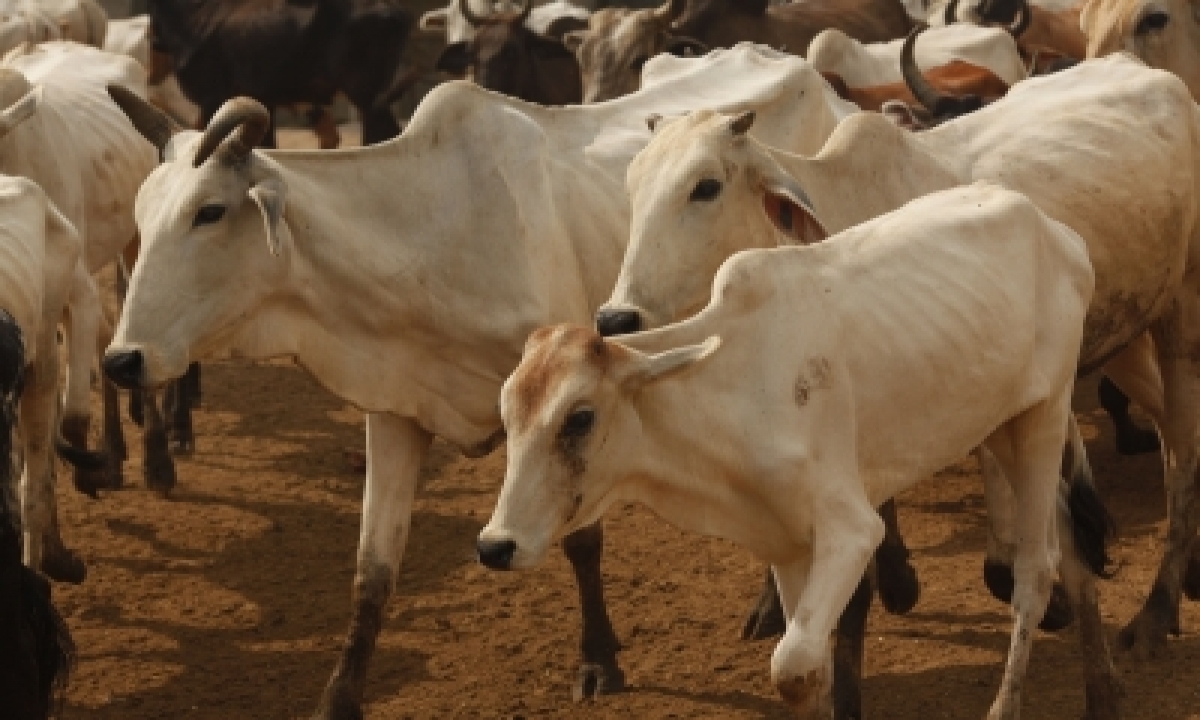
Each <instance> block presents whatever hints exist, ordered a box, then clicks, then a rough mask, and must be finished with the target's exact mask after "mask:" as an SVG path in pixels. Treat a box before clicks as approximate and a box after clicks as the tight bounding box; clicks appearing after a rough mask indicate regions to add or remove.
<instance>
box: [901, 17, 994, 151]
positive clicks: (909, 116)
mask: <svg viewBox="0 0 1200 720" xmlns="http://www.w3.org/2000/svg"><path fill="white" fill-rule="evenodd" d="M925 30H926V26H925V25H918V26H917V27H915V28H913V29H912V32H910V33H909V34H908V37H907V38H905V39H904V45H903V47H902V48H901V49H900V73H901V74H902V75H903V76H904V83H905V84H906V85H908V89H909V92H911V93H912V95H913V97H914V98H916V99H917V102H918V103H920V105H921V107H912V106H909V105H907V104H905V103H900V102H897V101H889V102H887V103H885V104H884V107H883V113H884V114H885V115H887V116H888V117H889V118H891V119H892V120H893V121H894V122H895V123H896V124H897V125H900V126H901V127H905V128H908V129H909V130H925V129H928V128H931V127H934V126H936V125H940V124H942V123H944V122H947V121H949V120H953V119H954V118H956V117H961V116H963V115H967V114H969V113H973V112H975V111H976V110H978V109H980V108H981V107H983V98H981V97H979V96H978V95H951V94H949V93H944V92H942V91H940V90H938V89H937V88H935V87H934V86H933V84H932V83H930V82H929V80H928V79H927V78H926V77H925V76H924V75H923V74H922V73H921V69H920V68H919V67H917V59H916V50H915V48H916V44H917V37H919V36H920V34H921V33H922V32H924V31H925Z"/></svg>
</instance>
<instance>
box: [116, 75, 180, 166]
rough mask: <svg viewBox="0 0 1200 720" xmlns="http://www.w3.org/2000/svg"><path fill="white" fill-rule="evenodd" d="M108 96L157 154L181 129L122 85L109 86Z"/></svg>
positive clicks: (160, 111)
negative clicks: (154, 148) (156, 149)
mask: <svg viewBox="0 0 1200 720" xmlns="http://www.w3.org/2000/svg"><path fill="white" fill-rule="evenodd" d="M108 96H109V97H111V98H112V99H113V102H115V103H116V104H117V107H119V108H121V111H122V112H124V113H125V115H126V116H127V117H128V118H129V121H130V122H131V123H133V126H134V127H135V128H137V131H138V132H140V133H141V134H142V136H143V137H145V138H146V139H147V140H149V141H150V142H151V144H153V145H154V147H156V148H158V152H159V153H162V151H163V150H164V149H165V148H166V147H167V142H168V141H170V139H171V136H173V135H174V134H175V133H177V132H179V131H180V130H182V129H183V128H181V127H180V126H179V124H178V123H176V122H175V121H174V120H172V119H171V116H170V115H167V114H166V113H165V112H163V111H162V110H159V109H158V108H156V107H154V106H153V105H151V104H150V103H148V102H146V101H145V100H143V99H142V98H141V97H140V96H139V95H138V94H137V93H135V92H133V91H132V90H130V89H129V88H127V87H125V86H123V85H109V86H108Z"/></svg>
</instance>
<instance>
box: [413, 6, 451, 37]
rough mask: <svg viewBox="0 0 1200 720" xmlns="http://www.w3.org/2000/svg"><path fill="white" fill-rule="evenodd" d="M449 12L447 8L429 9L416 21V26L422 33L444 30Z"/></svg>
mask: <svg viewBox="0 0 1200 720" xmlns="http://www.w3.org/2000/svg"><path fill="white" fill-rule="evenodd" d="M449 14H450V9H449V8H438V9H437V10H430V11H429V12H427V13H425V14H424V15H422V16H421V19H420V20H419V21H417V27H418V28H420V29H421V32H423V33H431V34H432V33H440V32H445V31H446V24H447V18H448V16H449Z"/></svg>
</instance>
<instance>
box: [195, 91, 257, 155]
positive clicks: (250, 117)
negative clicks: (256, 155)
mask: <svg viewBox="0 0 1200 720" xmlns="http://www.w3.org/2000/svg"><path fill="white" fill-rule="evenodd" d="M270 128H271V114H270V113H269V112H267V109H266V108H265V107H263V105H262V103H260V102H259V101H257V100H252V99H251V98H248V97H235V98H234V99H232V100H229V101H227V102H226V103H225V104H224V105H222V106H221V109H220V110H218V111H217V114H216V115H213V118H212V120H210V121H209V123H208V127H206V128H204V135H203V137H201V138H200V148H199V149H198V150H196V159H195V160H194V161H193V162H192V166H193V167H200V166H201V165H203V164H204V161H205V160H207V159H208V158H209V157H210V156H211V155H212V154H213V153H214V152H216V151H217V150H218V149H220V150H221V152H222V154H227V155H228V156H229V158H230V159H232V160H235V161H238V160H244V159H245V158H247V157H249V156H250V152H251V151H252V150H254V147H255V146H256V145H258V143H259V141H261V140H262V139H263V136H264V135H266V134H267V130H269V129H270ZM227 138H228V139H227Z"/></svg>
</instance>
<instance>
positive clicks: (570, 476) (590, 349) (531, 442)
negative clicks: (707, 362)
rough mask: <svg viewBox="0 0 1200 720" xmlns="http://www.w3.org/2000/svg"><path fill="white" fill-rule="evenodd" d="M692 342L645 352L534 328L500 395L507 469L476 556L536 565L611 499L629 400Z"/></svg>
mask: <svg viewBox="0 0 1200 720" xmlns="http://www.w3.org/2000/svg"><path fill="white" fill-rule="evenodd" d="M719 345H720V341H719V339H717V338H715V337H714V338H710V339H709V340H708V341H706V342H704V343H701V344H700V345H693V346H687V347H681V348H675V349H673V350H668V351H666V352H662V353H658V354H655V355H647V354H645V353H642V352H640V351H637V350H634V349H632V348H629V347H626V346H624V345H620V344H617V343H615V342H611V341H605V340H604V339H602V338H601V337H600V336H598V335H597V334H596V333H595V332H594V331H592V330H588V329H586V328H581V327H574V326H568V325H563V326H557V327H548V328H541V329H540V330H537V331H535V332H534V333H533V334H532V335H531V336H530V337H529V340H528V341H527V342H526V343H525V351H524V354H523V357H522V358H521V364H520V365H518V366H517V369H516V370H515V371H514V372H513V374H512V375H511V376H510V377H509V378H508V380H507V381H506V382H505V383H504V387H503V389H502V390H501V392H500V414H501V416H502V418H503V419H504V429H505V433H506V435H507V437H508V468H507V470H506V472H505V476H504V487H503V488H502V489H501V491H500V497H499V499H498V500H497V502H496V509H495V512H493V514H492V518H491V520H490V521H489V522H488V524H487V526H486V527H484V529H483V531H482V532H481V533H480V534H479V541H478V550H479V559H480V562H482V563H483V564H484V565H487V566H488V567H490V568H493V569H496V570H511V569H519V568H529V567H532V566H534V565H536V564H537V563H538V562H539V561H540V560H541V559H542V558H543V557H544V556H545V555H546V551H547V550H548V549H549V548H550V546H551V544H552V543H553V542H554V541H555V540H556V539H558V538H559V537H561V536H563V535H565V534H567V533H569V532H571V531H573V530H576V529H578V528H581V527H584V526H586V525H590V524H592V523H594V522H595V521H596V520H598V519H599V518H600V517H601V516H602V515H603V514H604V511H605V510H607V509H608V507H609V506H611V505H612V503H613V501H615V500H617V499H619V498H620V497H621V490H622V483H621V481H622V480H623V479H624V478H628V477H630V475H631V474H632V473H631V471H633V470H634V468H635V467H636V466H635V463H636V462H637V458H638V456H639V455H640V454H639V453H638V452H637V449H638V444H639V443H640V442H641V432H640V423H639V420H638V417H637V413H636V411H635V409H634V408H633V407H632V405H631V404H630V402H629V400H630V399H631V397H632V396H633V395H634V394H636V393H637V392H639V391H640V390H641V389H643V388H644V387H646V386H647V385H648V384H651V383H654V382H656V381H658V380H661V379H663V378H666V377H668V376H670V375H672V374H673V373H675V372H678V371H680V370H683V369H684V368H687V367H689V366H691V365H693V364H695V363H697V362H699V361H701V360H703V359H704V358H706V357H708V356H709V355H710V354H712V352H713V351H715V350H716V349H717V347H718V346H719Z"/></svg>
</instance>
